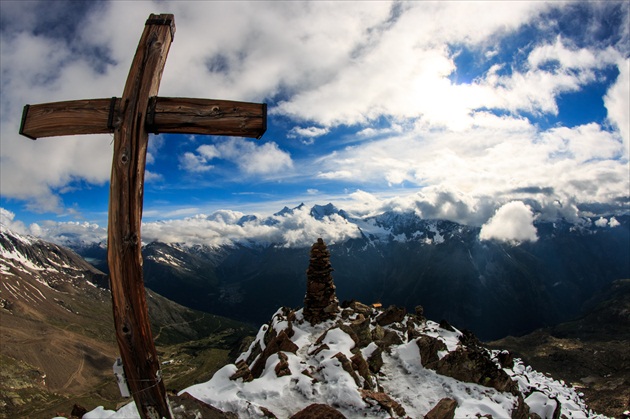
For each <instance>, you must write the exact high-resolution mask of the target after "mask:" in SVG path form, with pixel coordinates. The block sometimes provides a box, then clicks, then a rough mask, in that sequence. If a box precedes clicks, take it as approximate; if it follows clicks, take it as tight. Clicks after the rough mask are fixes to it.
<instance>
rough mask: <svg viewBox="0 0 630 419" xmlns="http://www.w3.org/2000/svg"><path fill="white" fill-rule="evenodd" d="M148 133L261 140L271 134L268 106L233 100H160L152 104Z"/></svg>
mask: <svg viewBox="0 0 630 419" xmlns="http://www.w3.org/2000/svg"><path fill="white" fill-rule="evenodd" d="M147 130H148V131H149V132H153V133H169V132H170V133H172V132H178V133H186V134H205V135H233V136H238V137H251V138H260V137H262V135H263V134H264V133H265V131H266V130H267V105H266V104H264V103H250V102H234V101H231V100H212V99H190V98H169V97H156V98H153V99H152V101H151V104H150V109H149V115H148V119H147Z"/></svg>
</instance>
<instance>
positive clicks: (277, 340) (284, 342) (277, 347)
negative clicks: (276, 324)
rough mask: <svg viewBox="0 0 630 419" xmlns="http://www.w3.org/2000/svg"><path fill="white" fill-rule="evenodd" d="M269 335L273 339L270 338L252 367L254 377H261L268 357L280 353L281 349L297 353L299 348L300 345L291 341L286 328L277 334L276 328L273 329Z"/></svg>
mask: <svg viewBox="0 0 630 419" xmlns="http://www.w3.org/2000/svg"><path fill="white" fill-rule="evenodd" d="M269 335H270V336H271V339H269V343H267V346H266V347H265V349H264V350H263V352H262V354H261V355H260V356H259V357H258V359H257V360H256V362H255V363H254V365H253V366H252V368H251V371H252V375H253V377H254V378H258V377H260V375H261V374H262V373H263V371H264V369H265V364H266V363H267V359H268V358H269V357H270V356H271V355H272V354H275V353H278V352H280V351H284V352H292V353H296V352H297V350H298V346H297V345H296V344H295V343H293V342H291V339H289V337H288V336H287V334H286V333H285V331H284V330H282V331H281V332H280V333H278V334H277V335H276V332H275V330H273V329H271V332H270V333H269ZM266 338H267V336H265V339H266Z"/></svg>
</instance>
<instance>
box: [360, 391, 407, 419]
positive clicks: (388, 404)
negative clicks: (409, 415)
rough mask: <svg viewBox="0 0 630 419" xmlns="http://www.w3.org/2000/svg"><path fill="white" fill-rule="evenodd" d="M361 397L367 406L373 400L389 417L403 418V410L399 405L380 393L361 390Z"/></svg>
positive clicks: (404, 413)
mask: <svg viewBox="0 0 630 419" xmlns="http://www.w3.org/2000/svg"><path fill="white" fill-rule="evenodd" d="M361 397H362V398H363V400H364V401H365V402H366V403H369V404H372V403H370V400H374V401H375V402H377V403H378V404H379V405H380V406H381V407H382V408H384V409H385V410H386V411H387V412H388V413H389V414H390V415H391V416H394V415H396V416H399V417H400V416H403V417H404V416H405V415H406V412H405V408H404V407H402V406H401V405H400V403H398V402H397V401H396V400H394V399H392V398H391V397H389V396H388V395H387V394H385V393H383V392H381V391H372V390H361Z"/></svg>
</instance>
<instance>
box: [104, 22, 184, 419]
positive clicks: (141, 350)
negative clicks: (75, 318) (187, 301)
mask: <svg viewBox="0 0 630 419" xmlns="http://www.w3.org/2000/svg"><path fill="white" fill-rule="evenodd" d="M174 32H175V24H174V18H173V15H151V16H150V17H149V20H148V21H147V24H146V25H145V29H144V32H143V33H142V37H141V38H140V43H139V45H138V49H137V50H136V55H135V56H134V59H133V62H132V64H131V70H130V71H129V76H128V78H127V82H126V84H125V89H124V91H123V95H122V98H121V104H122V109H121V114H120V117H121V121H120V125H118V127H117V129H116V131H115V132H114V157H113V160H112V175H111V185H110V198H109V223H108V244H107V261H108V264H109V271H110V288H111V293H112V302H113V308H114V324H115V327H116V339H117V341H118V347H119V349H120V356H121V358H122V361H123V364H124V368H125V375H126V377H127V380H128V385H129V389H130V392H131V394H132V396H133V398H134V400H135V402H136V406H137V407H138V412H139V413H140V415H141V416H142V417H143V418H171V417H172V414H171V412H170V407H169V405H168V399H167V396H166V390H165V387H164V382H163V381H162V377H161V372H160V365H159V361H158V357H157V353H156V350H155V345H154V343H153V335H152V333H151V327H150V323H149V316H148V311H147V302H146V297H145V290H144V281H143V275H142V254H141V238H140V225H141V220H142V200H143V192H144V191H143V185H144V171H145V165H146V153H147V144H148V139H149V134H148V132H147V131H146V130H145V119H146V110H147V106H148V104H149V98H150V97H152V96H157V91H158V87H159V84H160V80H161V77H162V70H163V68H164V63H165V61H166V56H167V55H168V50H169V47H170V45H171V41H172V34H173V33H174Z"/></svg>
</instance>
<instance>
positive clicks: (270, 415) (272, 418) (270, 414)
mask: <svg viewBox="0 0 630 419" xmlns="http://www.w3.org/2000/svg"><path fill="white" fill-rule="evenodd" d="M260 410H262V412H263V415H265V417H266V418H269V419H278V417H277V416H276V415H274V414H273V412H272V411H271V410H269V409H267V408H266V407H263V406H260Z"/></svg>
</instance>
